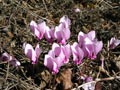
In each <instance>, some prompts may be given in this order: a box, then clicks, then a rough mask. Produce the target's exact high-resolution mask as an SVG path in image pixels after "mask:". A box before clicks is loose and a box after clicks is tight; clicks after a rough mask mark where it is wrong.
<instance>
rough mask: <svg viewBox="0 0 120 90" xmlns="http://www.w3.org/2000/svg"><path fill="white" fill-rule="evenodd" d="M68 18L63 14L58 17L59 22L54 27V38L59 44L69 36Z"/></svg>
mask: <svg viewBox="0 0 120 90" xmlns="http://www.w3.org/2000/svg"><path fill="white" fill-rule="evenodd" d="M70 24H71V22H70V19H69V18H68V17H67V16H63V17H62V18H61V19H60V24H59V25H58V26H56V27H55V33H54V35H55V38H56V39H57V42H58V43H60V44H65V43H66V40H68V39H69V38H70Z"/></svg>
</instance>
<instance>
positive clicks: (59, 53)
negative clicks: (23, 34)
mask: <svg viewBox="0 0 120 90" xmlns="http://www.w3.org/2000/svg"><path fill="white" fill-rule="evenodd" d="M70 25H71V21H70V19H69V18H68V17H67V16H63V17H62V18H61V19H60V21H59V25H58V26H55V27H52V28H50V27H49V26H47V25H46V23H45V22H44V21H43V22H41V23H39V24H37V23H36V22H35V21H31V23H30V27H31V30H32V31H33V32H34V34H35V36H36V37H37V38H38V39H39V40H41V39H42V38H43V37H44V38H45V39H46V40H47V41H48V42H50V43H53V45H52V49H51V50H50V51H49V52H48V54H46V55H45V58H44V65H45V66H46V67H47V68H49V70H50V71H52V73H54V74H56V73H58V72H59V69H60V67H61V66H63V65H65V64H66V63H68V62H69V59H70V56H71V54H72V57H73V62H74V63H75V64H81V63H82V61H83V59H84V57H87V58H89V59H95V58H96V57H97V54H98V53H99V52H100V51H101V49H102V47H103V43H102V41H98V40H97V39H96V36H95V31H90V32H89V33H87V34H84V33H83V32H81V31H80V32H79V34H78V42H74V43H73V45H70V44H66V41H67V40H68V39H69V38H70V34H71V32H70ZM55 41H57V42H56V43H55ZM59 44H60V45H59ZM36 48H38V49H37V50H36ZM36 48H35V50H34V49H33V47H32V46H31V45H30V44H27V45H25V48H24V50H25V54H26V55H27V56H28V58H30V59H31V61H32V63H33V64H35V63H36V62H37V61H38V57H39V55H40V52H41V50H40V48H39V47H38V45H37V46H36Z"/></svg>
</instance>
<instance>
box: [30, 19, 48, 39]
mask: <svg viewBox="0 0 120 90" xmlns="http://www.w3.org/2000/svg"><path fill="white" fill-rule="evenodd" d="M30 28H31V30H32V31H33V33H34V34H35V36H36V37H37V38H38V39H40V40H41V39H42V38H43V36H44V34H45V31H46V28H48V27H47V26H46V23H45V22H44V21H43V22H41V23H39V24H37V23H36V22H35V21H31V22H30Z"/></svg>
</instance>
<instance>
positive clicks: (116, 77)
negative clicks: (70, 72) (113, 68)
mask: <svg viewBox="0 0 120 90" xmlns="http://www.w3.org/2000/svg"><path fill="white" fill-rule="evenodd" d="M114 79H120V76H115V77H109V78H102V79H96V80H95V81H91V82H88V83H85V84H82V85H80V86H78V87H77V88H73V89H72V90H78V89H80V88H81V87H83V86H85V85H88V84H91V83H97V82H100V81H109V80H114Z"/></svg>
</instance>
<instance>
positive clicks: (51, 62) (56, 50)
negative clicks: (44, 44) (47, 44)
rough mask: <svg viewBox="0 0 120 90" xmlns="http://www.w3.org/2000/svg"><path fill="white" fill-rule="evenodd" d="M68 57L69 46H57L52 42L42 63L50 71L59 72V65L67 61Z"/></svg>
mask: <svg viewBox="0 0 120 90" xmlns="http://www.w3.org/2000/svg"><path fill="white" fill-rule="evenodd" d="M69 57H70V46H69V44H68V45H66V46H59V45H58V44H57V43H53V45H52V50H50V51H49V53H48V54H47V55H45V59H44V65H45V66H46V67H48V68H49V70H50V71H52V73H54V74H56V73H58V72H59V69H60V67H61V66H63V65H64V64H65V63H68V61H69Z"/></svg>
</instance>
